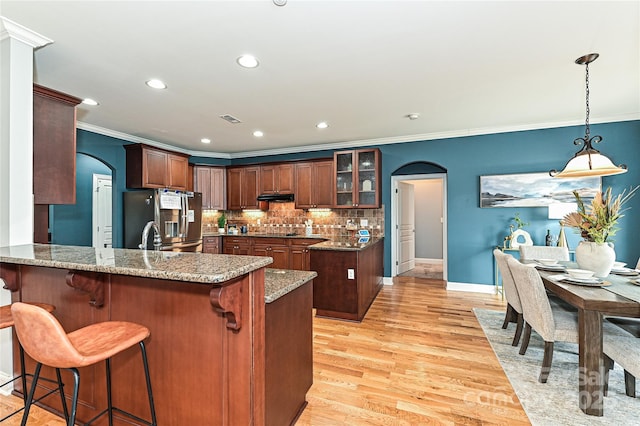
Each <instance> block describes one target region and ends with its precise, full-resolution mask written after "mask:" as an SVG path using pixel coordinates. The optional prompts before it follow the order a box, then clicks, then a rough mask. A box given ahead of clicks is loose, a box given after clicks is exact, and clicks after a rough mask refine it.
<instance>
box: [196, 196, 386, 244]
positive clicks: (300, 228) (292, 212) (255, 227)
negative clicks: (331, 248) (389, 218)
mask: <svg viewBox="0 0 640 426" xmlns="http://www.w3.org/2000/svg"><path fill="white" fill-rule="evenodd" d="M220 214H221V212H218V211H207V210H205V211H204V212H203V214H202V228H203V232H216V231H217V229H218V222H217V220H218V217H219V216H220ZM225 215H226V216H227V223H229V224H235V225H237V226H238V228H240V226H242V225H246V226H247V228H248V231H249V232H256V233H261V234H286V233H293V232H295V233H297V234H304V233H305V221H312V226H313V232H312V233H313V234H320V235H322V236H325V237H329V238H331V237H334V238H339V237H350V236H353V234H354V233H355V232H356V231H357V230H358V229H368V230H369V232H370V233H371V236H373V237H383V236H384V206H383V207H382V208H380V209H330V210H327V211H308V210H302V209H296V208H295V204H294V203H270V204H269V210H267V211H247V212H241V211H227V212H225ZM363 220H364V221H366V222H367V224H366V225H363V223H362V221H363Z"/></svg>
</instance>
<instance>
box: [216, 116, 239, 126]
mask: <svg viewBox="0 0 640 426" xmlns="http://www.w3.org/2000/svg"><path fill="white" fill-rule="evenodd" d="M220 118H222V119H223V120H226V121H228V122H229V123H231V124H238V123H242V121H240V120H238V119H237V118H235V117H234V116H233V115H230V114H223V115H221V116H220Z"/></svg>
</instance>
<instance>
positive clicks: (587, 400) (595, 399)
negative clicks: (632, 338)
mask: <svg viewBox="0 0 640 426" xmlns="http://www.w3.org/2000/svg"><path fill="white" fill-rule="evenodd" d="M578 323H579V332H578V334H579V336H578V339H579V342H578V343H579V367H580V369H579V378H578V381H579V390H580V392H579V395H578V398H579V402H580V409H581V410H582V411H583V412H584V413H585V414H589V415H592V416H602V413H603V397H604V394H603V385H604V361H603V358H602V314H601V313H600V312H598V311H588V310H583V309H580V310H579V311H578Z"/></svg>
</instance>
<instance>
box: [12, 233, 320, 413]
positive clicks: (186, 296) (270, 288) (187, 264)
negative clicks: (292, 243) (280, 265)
mask: <svg viewBox="0 0 640 426" xmlns="http://www.w3.org/2000/svg"><path fill="white" fill-rule="evenodd" d="M271 261H272V259H271V258H270V257H258V256H229V255H210V254H200V253H175V252H159V251H146V250H127V249H94V248H91V247H78V246H60V245H44V244H28V245H20V246H11V247H1V248H0V277H1V278H2V279H3V280H4V283H5V288H6V289H8V290H10V291H11V299H12V302H16V301H24V302H44V303H50V304H52V305H54V306H55V307H56V310H55V312H54V315H55V316H56V318H57V319H58V320H59V321H60V323H61V324H62V326H63V327H64V329H65V330H66V331H67V332H70V331H73V330H76V329H78V328H81V327H84V326H87V325H89V324H93V323H97V322H101V321H109V320H123V321H131V322H136V323H139V324H142V325H145V326H146V327H148V328H149V329H150V330H151V336H150V338H149V339H148V342H147V348H148V356H149V365H150V370H151V381H152V386H153V393H154V399H155V402H156V411H157V417H158V423H159V424H165V425H178V424H185V425H186V424H190V425H204V424H215V425H239V424H242V425H264V424H292V423H293V422H295V419H296V418H297V416H298V415H299V414H300V412H301V411H302V410H303V409H304V407H305V405H306V402H305V395H306V392H307V390H308V389H309V387H310V386H311V383H312V368H313V367H312V330H311V321H312V307H311V305H312V280H313V278H314V277H315V276H316V274H315V272H309V271H289V270H272V269H267V268H266V267H267V266H268V265H269V264H270V263H271ZM13 346H14V347H13V353H14V360H15V361H14V372H15V373H19V370H20V367H19V363H18V362H17V360H18V346H17V340H16V339H15V338H14V345H13ZM137 356H138V354H137V352H136V351H135V350H134V351H125V352H124V353H122V354H119V355H116V356H115V357H114V359H113V362H112V374H113V396H114V405H116V406H119V407H121V408H122V409H124V410H127V411H130V412H132V413H134V414H136V415H138V416H140V417H142V418H146V417H148V405H147V402H146V396H145V394H144V392H138V391H137V390H138V389H139V385H138V384H142V386H144V385H143V383H144V375H143V372H142V367H141V366H140V365H139V364H140V363H139V360H138V358H137ZM96 367H97V368H99V369H100V371H96V370H95V368H96ZM33 368H34V363H33V361H32V360H30V359H29V358H28V359H27V371H32V370H33ZM102 368H103V366H102V365H97V366H91V367H86V368H84V369H81V372H80V374H81V385H80V398H79V404H78V419H79V420H80V421H87V420H88V419H90V418H92V417H93V416H94V415H95V414H96V413H98V412H100V411H101V410H102V409H103V408H104V407H105V405H106V391H105V383H104V374H103V373H102V371H101V370H102ZM43 376H45V377H55V372H54V371H53V370H52V369H49V368H43ZM63 380H64V382H65V383H68V382H71V375H70V373H68V372H66V371H63ZM41 383H44V382H41ZM41 383H39V385H40V384H41ZM45 386H49V385H47V384H46V383H45V384H42V389H40V390H39V391H40V392H42V393H45V391H46V388H45ZM16 391H17V392H18V393H21V392H22V391H23V389H21V386H20V385H19V383H18V386H17V387H16ZM43 404H44V405H45V406H46V407H47V408H48V409H50V410H51V411H54V412H58V413H59V412H60V411H61V405H60V401H59V398H58V397H57V396H55V395H52V397H50V398H47V399H44V400H43ZM116 424H122V420H117V421H116Z"/></svg>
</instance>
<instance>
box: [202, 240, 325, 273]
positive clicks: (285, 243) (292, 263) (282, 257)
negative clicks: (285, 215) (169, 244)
mask: <svg viewBox="0 0 640 426" xmlns="http://www.w3.org/2000/svg"><path fill="white" fill-rule="evenodd" d="M205 238H209V237H205ZM215 238H220V237H215ZM222 241H223V243H222V250H221V251H220V252H221V253H224V254H242V255H252V256H269V257H271V258H273V263H272V264H271V265H269V266H268V268H274V269H296V270H299V271H310V270H311V269H310V265H311V257H310V252H309V246H310V245H312V244H316V243H320V242H322V241H324V240H323V239H319V238H279V237H273V238H271V237H236V236H224V237H222ZM204 245H205V247H203V251H204V252H205V253H208V252H207V251H205V250H206V245H207V243H206V239H205V243H204Z"/></svg>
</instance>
